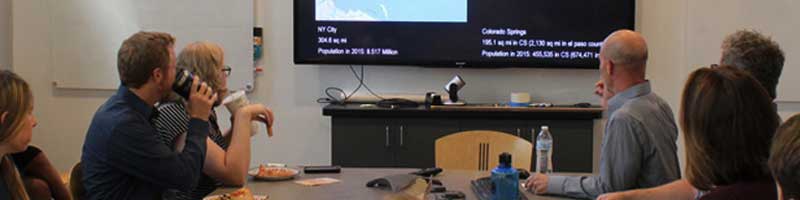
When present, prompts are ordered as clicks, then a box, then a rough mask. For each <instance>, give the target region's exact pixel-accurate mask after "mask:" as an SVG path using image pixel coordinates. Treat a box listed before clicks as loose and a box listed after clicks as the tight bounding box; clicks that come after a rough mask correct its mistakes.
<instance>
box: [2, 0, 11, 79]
mask: <svg viewBox="0 0 800 200" xmlns="http://www.w3.org/2000/svg"><path fill="white" fill-rule="evenodd" d="M0 69H11V0H0Z"/></svg>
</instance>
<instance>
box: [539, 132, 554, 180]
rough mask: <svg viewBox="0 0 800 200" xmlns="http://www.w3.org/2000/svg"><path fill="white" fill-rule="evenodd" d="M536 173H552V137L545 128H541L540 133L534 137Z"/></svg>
mask: <svg viewBox="0 0 800 200" xmlns="http://www.w3.org/2000/svg"><path fill="white" fill-rule="evenodd" d="M536 172H538V173H543V174H545V173H551V172H553V135H551V134H550V128H549V127H547V126H542V131H540V132H539V136H537V137H536Z"/></svg>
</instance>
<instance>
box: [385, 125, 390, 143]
mask: <svg viewBox="0 0 800 200" xmlns="http://www.w3.org/2000/svg"><path fill="white" fill-rule="evenodd" d="M389 146H390V145H389V126H386V147H389Z"/></svg>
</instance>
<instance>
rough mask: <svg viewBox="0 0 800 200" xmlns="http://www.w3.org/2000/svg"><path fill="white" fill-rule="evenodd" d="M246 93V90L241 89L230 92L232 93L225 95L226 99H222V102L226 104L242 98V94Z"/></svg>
mask: <svg viewBox="0 0 800 200" xmlns="http://www.w3.org/2000/svg"><path fill="white" fill-rule="evenodd" d="M245 95H246V94H245V93H244V90H239V91H236V92H233V93H230V94H228V96H227V97H225V99H222V104H223V105H224V104H228V103H231V102H232V101H233V100H236V99H238V98H241V97H242V96H245Z"/></svg>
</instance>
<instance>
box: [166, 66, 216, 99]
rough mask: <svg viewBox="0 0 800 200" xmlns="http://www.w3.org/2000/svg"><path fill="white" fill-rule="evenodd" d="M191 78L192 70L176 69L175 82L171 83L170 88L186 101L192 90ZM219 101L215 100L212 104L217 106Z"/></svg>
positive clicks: (192, 77) (201, 81) (192, 76)
mask: <svg viewBox="0 0 800 200" xmlns="http://www.w3.org/2000/svg"><path fill="white" fill-rule="evenodd" d="M192 80H194V74H193V73H192V72H190V71H189V70H185V69H178V72H177V73H176V74H175V83H173V84H172V90H173V91H175V93H178V95H180V96H181V97H183V99H185V100H187V101H188V100H189V94H190V92H191V91H192ZM202 83H205V81H203V80H200V84H202ZM220 103H221V101H219V100H215V101H214V106H218V105H219V104H220Z"/></svg>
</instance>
